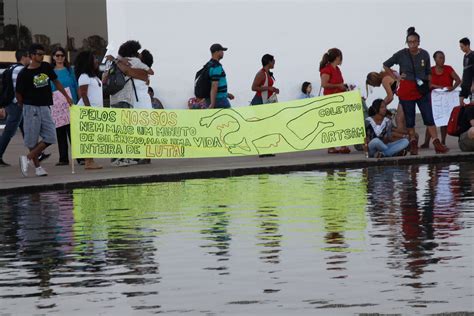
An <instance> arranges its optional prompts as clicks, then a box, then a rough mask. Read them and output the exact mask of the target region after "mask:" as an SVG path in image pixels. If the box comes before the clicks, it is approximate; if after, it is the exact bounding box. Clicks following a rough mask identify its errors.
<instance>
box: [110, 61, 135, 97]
mask: <svg viewBox="0 0 474 316" xmlns="http://www.w3.org/2000/svg"><path fill="white" fill-rule="evenodd" d="M129 80H131V81H132V86H133V92H134V93H135V99H136V100H137V101H138V95H137V89H136V88H135V82H134V81H133V79H132V78H128V79H125V74H124V73H123V72H122V71H121V70H120V68H119V67H118V66H117V63H115V62H113V63H112V65H111V66H110V69H109V70H108V73H107V80H106V81H105V82H104V93H105V94H106V95H114V94H116V93H117V92H119V91H120V90H122V89H123V88H124V87H125V85H126V84H127V82H128V81H129Z"/></svg>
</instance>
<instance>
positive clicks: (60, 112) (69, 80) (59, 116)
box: [51, 47, 77, 166]
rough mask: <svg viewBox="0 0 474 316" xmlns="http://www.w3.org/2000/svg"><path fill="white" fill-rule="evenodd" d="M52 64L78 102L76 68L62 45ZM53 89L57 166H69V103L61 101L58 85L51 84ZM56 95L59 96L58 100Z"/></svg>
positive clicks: (52, 111) (60, 79)
mask: <svg viewBox="0 0 474 316" xmlns="http://www.w3.org/2000/svg"><path fill="white" fill-rule="evenodd" d="M51 66H53V68H54V72H55V73H56V75H57V76H58V80H59V82H61V84H62V85H63V87H64V89H65V90H66V91H67V90H68V89H69V93H70V96H71V99H72V101H73V102H74V104H76V103H77V81H76V78H75V77H74V70H73V69H72V68H71V65H70V64H69V61H68V58H67V53H66V50H65V49H64V48H62V47H56V48H55V49H53V51H52V53H51ZM51 89H52V90H53V100H54V101H55V102H54V104H53V107H52V109H51V115H52V117H53V119H54V123H55V124H56V136H57V138H58V150H59V161H58V162H57V163H56V166H67V165H69V148H68V141H69V142H71V129H70V125H69V121H70V119H69V105H67V103H66V102H61V99H63V98H62V95H60V94H57V93H58V92H56V93H54V92H55V91H56V86H55V85H54V84H52V85H51ZM56 95H58V96H59V100H57V98H56Z"/></svg>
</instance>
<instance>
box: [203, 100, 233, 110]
mask: <svg viewBox="0 0 474 316" xmlns="http://www.w3.org/2000/svg"><path fill="white" fill-rule="evenodd" d="M206 103H207V106H209V105H210V104H211V99H206ZM214 108H215V109H228V108H230V102H229V99H227V98H220V99H216V105H215V106H214Z"/></svg>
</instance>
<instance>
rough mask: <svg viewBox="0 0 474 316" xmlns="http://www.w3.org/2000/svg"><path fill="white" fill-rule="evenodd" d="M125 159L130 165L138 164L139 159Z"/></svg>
mask: <svg viewBox="0 0 474 316" xmlns="http://www.w3.org/2000/svg"><path fill="white" fill-rule="evenodd" d="M124 161H125V162H126V163H127V164H128V165H129V166H133V165H138V161H137V160H135V159H124Z"/></svg>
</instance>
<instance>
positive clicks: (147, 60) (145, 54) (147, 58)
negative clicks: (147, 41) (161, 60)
mask: <svg viewBox="0 0 474 316" xmlns="http://www.w3.org/2000/svg"><path fill="white" fill-rule="evenodd" d="M140 60H141V61H142V63H144V64H145V65H147V66H148V67H150V68H151V66H152V65H153V55H152V54H151V53H150V51H149V50H147V49H144V50H142V53H141V58H140Z"/></svg>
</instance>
